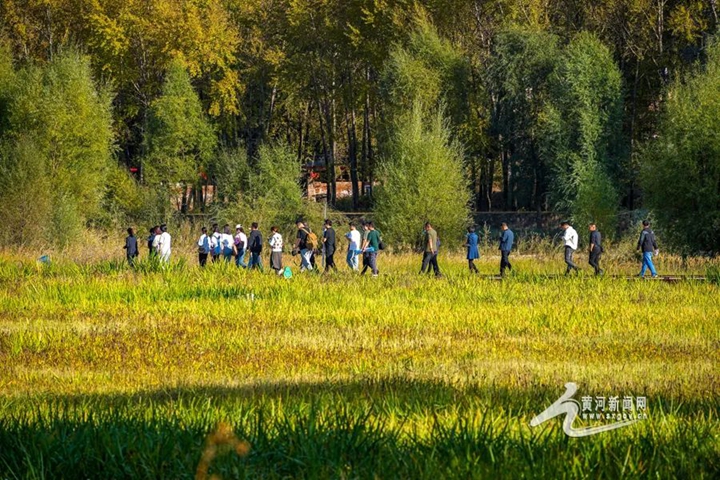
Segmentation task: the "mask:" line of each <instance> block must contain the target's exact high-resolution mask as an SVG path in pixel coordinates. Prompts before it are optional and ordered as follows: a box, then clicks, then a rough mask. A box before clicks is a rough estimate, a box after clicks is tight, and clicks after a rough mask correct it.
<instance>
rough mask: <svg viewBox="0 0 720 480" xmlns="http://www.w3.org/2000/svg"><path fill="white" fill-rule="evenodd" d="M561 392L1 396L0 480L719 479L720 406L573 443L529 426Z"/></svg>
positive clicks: (429, 387)
mask: <svg viewBox="0 0 720 480" xmlns="http://www.w3.org/2000/svg"><path fill="white" fill-rule="evenodd" d="M563 391H564V389H563V386H562V385H559V386H558V387H557V388H547V387H542V386H537V387H533V386H529V387H523V388H520V387H519V388H517V389H508V388H504V387H495V386H470V387H462V388H459V387H455V386H453V385H450V384H446V383H441V382H425V381H413V380H408V379H403V378H397V379H385V380H377V381H356V382H320V383H308V384H282V383H281V384H260V385H255V386H249V387H237V388H231V387H220V386H209V387H187V388H175V389H169V390H157V391H145V392H140V393H137V394H132V395H84V396H51V397H41V398H34V399H31V400H22V401H21V400H11V399H4V400H3V399H0V478H3V479H4V478H102V479H107V478H193V477H194V476H195V475H196V472H197V471H198V465H202V463H203V459H205V460H208V459H210V460H208V462H206V463H207V466H208V467H209V468H208V470H207V472H205V471H204V470H203V469H200V472H199V473H200V475H199V476H198V478H205V477H204V474H205V473H207V474H208V475H211V474H215V475H218V476H219V477H220V478H257V477H261V478H288V477H294V478H432V479H435V478H487V477H490V476H492V477H500V478H523V477H524V478H557V477H577V478H581V477H586V476H590V475H591V476H592V477H593V478H620V477H650V476H652V477H656V476H660V477H674V478H702V477H707V478H710V477H712V476H713V475H715V474H716V472H717V471H720V454H719V452H718V444H717V428H718V419H717V418H715V417H713V416H712V414H711V412H712V411H716V410H717V404H715V405H707V404H706V405H704V406H703V405H701V404H698V405H697V407H698V408H701V409H702V412H704V413H703V414H702V415H700V416H691V415H689V412H690V410H687V411H688V416H687V417H684V416H682V417H680V416H676V417H671V418H669V419H665V420H662V421H657V422H654V423H652V425H638V426H633V427H628V428H626V429H622V430H618V431H615V432H608V433H604V434H600V435H597V436H594V437H588V438H584V439H571V438H568V437H566V436H565V435H564V434H563V433H562V430H561V428H560V423H561V420H560V419H553V420H551V421H549V422H547V423H546V424H544V425H543V426H540V427H537V428H535V429H530V427H529V426H528V424H527V423H528V422H529V420H530V418H531V417H532V416H533V415H534V414H537V413H539V412H540V411H542V410H544V409H545V408H546V407H547V406H548V405H549V404H550V403H552V402H554V401H555V400H556V399H557V398H558V397H559V396H560V394H561V393H563ZM608 393H614V392H608ZM622 393H624V392H618V394H622ZM650 402H651V403H650V405H651V406H652V399H651V400H650ZM684 408H687V405H686V406H685V407H684ZM651 416H652V410H651ZM651 420H652V417H651ZM223 422H226V423H227V425H228V426H229V427H230V428H231V429H232V431H233V432H234V435H236V436H237V438H239V439H242V440H245V441H247V442H249V444H250V448H249V451H248V453H247V455H243V456H240V455H238V454H237V453H236V452H235V451H234V450H233V447H232V446H227V445H223V443H222V442H219V443H217V442H215V441H214V440H212V441H208V440H207V439H208V435H209V434H211V433H212V432H215V433H214V434H212V436H211V439H217V438H224V436H227V435H226V434H225V433H218V430H217V429H218V425H222V424H223ZM649 422H650V421H649ZM223 428H224V427H223ZM221 430H222V428H221ZM213 442H215V443H213ZM235 450H237V449H235ZM208 451H211V452H212V453H213V454H212V455H210V456H208ZM242 453H244V451H243V452H242ZM208 478H209V477H208Z"/></svg>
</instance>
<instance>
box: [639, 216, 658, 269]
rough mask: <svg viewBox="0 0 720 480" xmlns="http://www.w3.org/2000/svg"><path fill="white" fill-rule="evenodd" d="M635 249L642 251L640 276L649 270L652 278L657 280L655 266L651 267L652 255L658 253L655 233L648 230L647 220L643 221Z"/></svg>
mask: <svg viewBox="0 0 720 480" xmlns="http://www.w3.org/2000/svg"><path fill="white" fill-rule="evenodd" d="M637 249H638V250H641V251H642V256H643V259H642V268H641V269H640V276H641V277H644V276H645V270H646V269H648V268H649V269H650V274H651V275H652V278H657V272H656V271H655V265H653V261H652V257H653V254H654V255H657V254H658V253H659V250H658V245H657V240H656V239H655V232H653V231H652V230H651V229H650V222H648V221H647V220H644V221H643V229H642V232H640V238H639V239H638V243H637Z"/></svg>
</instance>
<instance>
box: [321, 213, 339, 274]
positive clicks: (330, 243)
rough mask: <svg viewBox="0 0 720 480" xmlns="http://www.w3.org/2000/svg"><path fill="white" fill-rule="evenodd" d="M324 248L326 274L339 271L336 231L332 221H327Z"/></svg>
mask: <svg viewBox="0 0 720 480" xmlns="http://www.w3.org/2000/svg"><path fill="white" fill-rule="evenodd" d="M323 247H324V248H325V273H327V272H329V271H330V269H331V268H332V269H334V270H337V267H336V266H335V257H334V256H335V229H334V228H333V226H332V220H325V231H324V232H323Z"/></svg>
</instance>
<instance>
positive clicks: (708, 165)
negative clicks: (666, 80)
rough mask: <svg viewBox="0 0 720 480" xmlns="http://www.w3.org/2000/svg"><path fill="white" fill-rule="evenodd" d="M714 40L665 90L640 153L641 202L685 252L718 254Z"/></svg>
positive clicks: (718, 78) (719, 140)
mask: <svg viewBox="0 0 720 480" xmlns="http://www.w3.org/2000/svg"><path fill="white" fill-rule="evenodd" d="M719 131H720V42H718V41H717V40H716V41H714V42H713V43H711V44H710V46H709V47H708V49H707V60H706V62H704V63H703V64H701V65H698V66H697V68H696V70H695V71H694V72H693V73H692V74H690V75H688V76H687V78H684V79H680V80H678V81H676V82H675V83H674V84H673V85H672V86H671V88H670V90H669V92H668V95H667V101H666V103H665V105H664V109H663V113H662V117H661V122H660V128H659V130H658V133H657V138H655V139H652V140H649V141H648V144H647V145H646V147H645V151H644V155H643V166H644V168H643V170H642V177H641V179H642V185H643V187H644V195H645V203H646V205H647V206H648V207H649V208H650V209H651V210H652V213H653V216H654V217H655V218H656V219H657V223H658V226H659V227H660V228H661V229H662V237H664V238H666V239H667V240H668V241H669V242H670V243H671V244H673V245H674V246H675V247H676V248H678V249H680V250H682V251H683V252H685V253H700V252H705V253H713V254H718V253H720V236H719V235H718V231H720V136H718V132H719Z"/></svg>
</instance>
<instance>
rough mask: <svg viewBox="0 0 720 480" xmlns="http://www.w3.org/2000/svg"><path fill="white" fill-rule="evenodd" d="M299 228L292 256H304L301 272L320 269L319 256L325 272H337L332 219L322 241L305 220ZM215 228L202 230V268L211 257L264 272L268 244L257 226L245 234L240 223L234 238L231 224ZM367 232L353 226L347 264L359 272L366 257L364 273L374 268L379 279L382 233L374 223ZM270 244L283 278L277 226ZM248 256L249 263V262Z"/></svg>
mask: <svg viewBox="0 0 720 480" xmlns="http://www.w3.org/2000/svg"><path fill="white" fill-rule="evenodd" d="M296 227H297V233H296V235H295V241H294V243H293V246H292V254H293V256H295V255H299V257H300V272H305V271H313V270H318V266H317V261H316V257H317V255H323V257H324V260H325V261H324V265H325V266H324V269H325V272H328V271H330V270H337V265H336V264H335V253H336V252H337V246H338V245H337V237H336V234H335V229H334V228H333V222H332V220H325V222H324V224H323V233H322V237H321V238H318V236H317V234H315V233H314V232H313V231H312V230H311V229H310V227H309V225H308V224H307V223H306V222H304V221H302V220H299V221H298V222H297V223H296ZM212 229H213V231H212V233H208V232H207V229H206V227H202V229H201V231H202V233H201V235H200V238H199V239H198V242H197V246H198V262H199V264H200V266H201V267H204V266H205V265H206V264H207V261H208V258H210V260H211V261H212V262H217V261H225V262H231V261H234V262H235V264H236V265H237V266H238V267H242V268H248V269H251V270H252V269H258V270H260V271H262V270H263V262H262V255H261V254H262V252H263V248H264V245H265V243H264V241H263V235H262V233H261V232H260V230H259V227H258V224H257V223H253V224H252V225H251V226H250V234H249V235H247V234H246V233H245V229H244V227H243V226H242V225H240V224H238V225H236V226H235V234H234V235H233V234H232V233H231V232H230V225H227V224H226V225H224V226H223V228H222V231H220V229H219V226H218V225H217V224H214V225H213V227H212ZM363 230H364V232H363V234H362V235H361V233H360V232H359V231H358V230H357V229H356V227H355V225H354V224H353V223H351V224H350V229H349V231H348V233H347V234H346V235H345V237H346V238H347V240H348V250H347V257H346V261H347V264H348V266H349V267H350V268H351V269H353V270H359V265H358V257H359V256H360V255H362V256H363V269H362V271H361V273H363V274H364V273H365V272H366V271H367V270H368V269H370V270H371V271H372V274H373V276H377V274H378V269H377V252H378V251H379V250H380V249H381V247H380V233H379V231H378V230H376V229H375V226H374V225H373V223H372V222H367V223H365V224H363ZM267 243H268V245H269V248H270V268H271V269H272V270H273V271H274V272H275V273H277V274H278V275H281V274H283V273H284V271H285V268H284V267H283V249H284V247H285V243H284V240H283V236H282V234H281V233H280V231H279V229H278V227H277V226H273V227H271V228H270V238H269V240H268V242H267ZM248 254H249V260H248V262H246V261H245V259H246V257H247V256H248ZM233 259H234V260H233Z"/></svg>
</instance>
